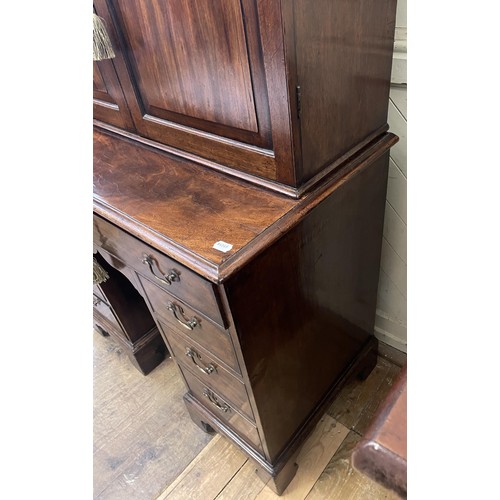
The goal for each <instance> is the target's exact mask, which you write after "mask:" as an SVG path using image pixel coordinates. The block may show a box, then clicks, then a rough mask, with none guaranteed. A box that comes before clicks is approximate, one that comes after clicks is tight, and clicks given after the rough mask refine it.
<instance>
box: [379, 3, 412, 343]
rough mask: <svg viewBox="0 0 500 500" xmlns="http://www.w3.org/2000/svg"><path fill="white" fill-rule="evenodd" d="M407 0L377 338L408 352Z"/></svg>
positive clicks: (400, 20) (396, 76) (396, 63)
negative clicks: (397, 138)
mask: <svg viewBox="0 0 500 500" xmlns="http://www.w3.org/2000/svg"><path fill="white" fill-rule="evenodd" d="M406 40H407V25H406V0H399V2H398V10H397V17H396V34H395V43H394V57H393V67H392V77H391V83H392V84H391V93H390V101H389V116H388V122H389V130H390V131H391V132H393V133H394V134H396V135H397V136H398V137H399V142H398V143H397V144H396V145H395V146H394V147H393V148H392V149H391V158H390V162H389V180H388V186H387V200H386V207H385V223H384V239H383V243H382V259H381V270H380V281H379V289H378V302H377V316H376V320H375V335H376V337H377V338H378V339H379V340H381V341H382V342H385V343H386V344H389V345H390V346H392V347H395V348H396V349H398V350H400V351H403V352H406V300H407V294H406V267H407V261H406V226H407V222H406V179H407V168H406V164H407V162H406V124H407V98H406V84H407V78H406V61H407V50H406V49H407V42H406Z"/></svg>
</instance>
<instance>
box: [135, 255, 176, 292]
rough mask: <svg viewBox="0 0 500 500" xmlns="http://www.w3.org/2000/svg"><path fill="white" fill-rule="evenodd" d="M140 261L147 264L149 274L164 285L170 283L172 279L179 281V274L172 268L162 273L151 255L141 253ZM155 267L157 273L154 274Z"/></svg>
mask: <svg viewBox="0 0 500 500" xmlns="http://www.w3.org/2000/svg"><path fill="white" fill-rule="evenodd" d="M142 263H143V264H147V265H148V266H149V270H150V271H151V274H152V275H153V276H154V277H155V278H156V279H157V280H158V281H161V282H162V283H164V284H165V285H171V284H172V283H173V282H174V281H180V280H181V279H180V277H179V275H178V274H177V273H176V272H175V271H174V270H173V269H170V271H169V272H168V274H162V273H161V271H160V270H159V269H158V266H157V265H156V261H155V260H154V259H153V257H151V255H147V254H143V255H142ZM155 269H158V274H156V271H155Z"/></svg>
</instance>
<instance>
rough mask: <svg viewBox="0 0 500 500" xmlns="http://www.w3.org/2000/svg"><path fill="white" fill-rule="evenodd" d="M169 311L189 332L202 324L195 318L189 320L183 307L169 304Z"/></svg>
mask: <svg viewBox="0 0 500 500" xmlns="http://www.w3.org/2000/svg"><path fill="white" fill-rule="evenodd" d="M167 309H168V310H169V311H170V312H171V313H172V314H173V315H174V318H175V319H176V320H177V322H178V323H180V324H181V325H182V326H183V327H184V328H186V329H187V330H193V329H194V328H196V327H197V326H198V325H199V324H200V322H199V321H198V320H197V319H196V318H195V317H194V316H193V317H192V318H191V319H187V318H186V317H185V316H184V311H183V310H182V307H181V306H179V305H177V304H173V303H172V302H167Z"/></svg>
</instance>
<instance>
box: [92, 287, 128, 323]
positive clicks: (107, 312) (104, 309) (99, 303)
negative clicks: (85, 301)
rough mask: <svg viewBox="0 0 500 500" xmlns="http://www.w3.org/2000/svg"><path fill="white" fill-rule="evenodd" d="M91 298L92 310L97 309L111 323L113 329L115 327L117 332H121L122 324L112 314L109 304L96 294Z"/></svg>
mask: <svg viewBox="0 0 500 500" xmlns="http://www.w3.org/2000/svg"><path fill="white" fill-rule="evenodd" d="M92 300H93V302H94V311H97V312H98V313H99V314H100V315H101V316H103V317H104V318H105V319H106V320H107V321H108V322H109V323H111V324H112V325H113V327H114V328H115V329H117V330H118V331H119V332H122V331H123V329H122V326H121V324H120V322H119V321H118V320H117V319H116V316H115V315H114V313H113V311H112V310H111V308H110V307H109V305H108V304H106V302H104V301H103V300H102V299H101V298H100V297H97V296H96V295H94V296H93V297H92Z"/></svg>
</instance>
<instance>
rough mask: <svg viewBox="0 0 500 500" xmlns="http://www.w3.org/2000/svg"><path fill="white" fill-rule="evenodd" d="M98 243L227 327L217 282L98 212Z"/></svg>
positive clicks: (96, 233)
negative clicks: (218, 295)
mask: <svg viewBox="0 0 500 500" xmlns="http://www.w3.org/2000/svg"><path fill="white" fill-rule="evenodd" d="M94 245H97V246H100V247H101V248H103V249H104V250H106V251H107V252H109V253H110V254H111V255H114V256H115V257H117V258H118V259H120V260H122V261H123V262H124V263H125V264H127V265H129V266H130V267H132V268H133V269H135V270H136V271H137V272H138V273H140V274H141V275H142V276H145V277H147V278H149V279H150V280H152V281H154V282H155V284H157V285H158V286H159V287H161V288H164V289H166V290H168V291H169V292H170V293H171V294H172V295H175V296H176V297H178V298H180V299H182V300H184V301H185V302H187V303H188V304H191V305H192V306H193V307H194V308H195V309H197V310H198V311H200V312H202V313H203V314H205V315H206V316H208V317H209V318H211V319H212V320H213V321H215V322H216V323H218V324H219V325H221V326H227V323H226V322H225V320H224V319H223V315H222V312H221V310H220V307H219V302H218V299H217V291H216V288H215V285H214V284H213V283H211V282H210V281H208V280H206V279H205V278H202V277H201V276H199V275H198V274H196V273H195V272H193V271H191V270H190V269H188V268H187V267H184V266H183V265H181V264H179V263H178V262H177V261H175V260H174V259H171V258H169V257H167V256H166V255H164V254H162V253H161V252H158V251H157V250H155V249H153V248H152V247H150V246H149V245H147V244H146V243H144V242H142V241H140V240H138V239H137V238H135V237H134V236H131V235H130V234H128V233H127V232H125V231H123V230H122V229H119V228H118V227H116V226H114V225H113V224H111V223H109V222H107V221H105V220H104V219H102V218H101V217H98V216H97V215H94Z"/></svg>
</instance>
